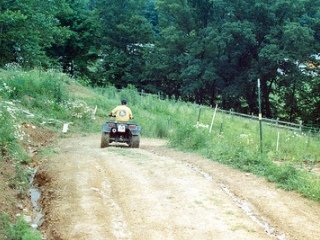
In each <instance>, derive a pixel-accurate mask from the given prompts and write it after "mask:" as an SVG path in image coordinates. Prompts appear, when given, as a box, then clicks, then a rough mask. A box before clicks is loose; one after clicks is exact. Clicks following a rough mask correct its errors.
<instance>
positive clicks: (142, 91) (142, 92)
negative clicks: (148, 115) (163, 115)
mask: <svg viewBox="0 0 320 240" xmlns="http://www.w3.org/2000/svg"><path fill="white" fill-rule="evenodd" d="M143 94H144V90H143V89H141V97H140V105H142V99H143Z"/></svg>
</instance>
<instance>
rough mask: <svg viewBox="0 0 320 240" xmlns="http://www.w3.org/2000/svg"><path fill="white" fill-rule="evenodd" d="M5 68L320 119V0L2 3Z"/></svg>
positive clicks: (28, 0) (272, 114)
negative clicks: (55, 72)
mask: <svg viewBox="0 0 320 240" xmlns="http://www.w3.org/2000/svg"><path fill="white" fill-rule="evenodd" d="M0 48H1V55H0V65H1V66H2V67H3V66H5V65H6V64H7V63H11V62H16V63H19V64H20V65H21V66H23V67H26V68H28V67H29V68H30V67H37V66H41V67H52V66H60V67H61V69H63V71H66V72H68V73H70V74H73V75H78V76H80V77H83V78H86V79H88V81H89V82H90V83H91V84H92V85H94V86H106V85H109V84H113V85H115V86H116V87H118V88H121V87H125V86H127V85H128V84H131V85H134V86H136V88H138V89H144V90H145V91H149V92H154V93H156V92H162V93H163V94H166V95H170V96H175V97H180V98H182V99H184V100H188V101H196V102H197V103H202V104H208V105H215V104H217V103H218V104H219V106H220V107H222V108H226V109H229V108H233V109H235V110H237V111H241V112H245V113H256V112H257V111H258V109H257V79H258V78H259V79H260V80H261V86H262V97H263V113H264V115H265V116H267V117H274V118H277V117H279V118H280V119H285V120H290V121H298V120H302V121H304V122H305V123H316V124H319V123H320V99H319V98H320V97H319V90H320V77H319V72H320V71H319V58H320V57H319V55H318V54H319V53H320V1H319V0H297V1H289V0H275V1H269V0H255V1H253V0H239V1H231V0H224V1H222V0H117V1H111V0H54V1H40V0H23V1H22V0H14V1H12V0H3V1H1V3H0Z"/></svg>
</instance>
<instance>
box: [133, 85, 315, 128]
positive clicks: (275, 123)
mask: <svg viewBox="0 0 320 240" xmlns="http://www.w3.org/2000/svg"><path fill="white" fill-rule="evenodd" d="M139 94H140V95H141V96H149V97H152V98H158V99H159V100H174V101H182V100H181V99H180V98H178V99H177V98H176V97H175V96H173V97H169V96H168V95H166V96H164V95H162V94H161V93H160V92H158V94H151V93H146V92H145V91H144V90H141V92H139ZM195 105H196V106H197V107H198V108H199V109H200V108H209V109H212V111H214V108H211V107H209V106H205V105H199V104H195ZM217 112H220V113H224V114H229V115H233V116H237V117H241V118H246V119H251V120H253V121H259V116H256V115H254V114H251V115H249V114H244V113H238V112H235V111H233V110H232V109H230V110H224V109H221V108H217ZM262 122H263V123H265V124H267V125H269V126H272V127H276V128H282V129H287V130H291V131H300V132H309V133H313V134H320V125H304V124H303V122H302V121H300V122H299V123H292V122H286V121H282V120H279V119H271V118H262Z"/></svg>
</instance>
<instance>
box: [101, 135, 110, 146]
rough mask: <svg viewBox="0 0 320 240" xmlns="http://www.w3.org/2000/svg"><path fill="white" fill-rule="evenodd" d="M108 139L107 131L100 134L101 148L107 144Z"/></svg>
mask: <svg viewBox="0 0 320 240" xmlns="http://www.w3.org/2000/svg"><path fill="white" fill-rule="evenodd" d="M109 141H110V135H109V133H104V132H103V133H102V135H101V144H100V147H101V148H106V147H108V146H109Z"/></svg>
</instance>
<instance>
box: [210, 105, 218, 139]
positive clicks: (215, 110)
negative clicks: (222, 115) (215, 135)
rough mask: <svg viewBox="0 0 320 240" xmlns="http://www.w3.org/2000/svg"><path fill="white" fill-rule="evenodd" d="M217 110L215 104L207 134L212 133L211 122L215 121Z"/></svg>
mask: <svg viewBox="0 0 320 240" xmlns="http://www.w3.org/2000/svg"><path fill="white" fill-rule="evenodd" d="M217 109H218V104H216V108H215V109H214V112H213V116H212V120H211V125H210V129H209V133H211V132H212V126H213V121H214V119H215V117H216V113H217Z"/></svg>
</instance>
